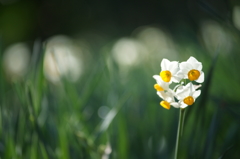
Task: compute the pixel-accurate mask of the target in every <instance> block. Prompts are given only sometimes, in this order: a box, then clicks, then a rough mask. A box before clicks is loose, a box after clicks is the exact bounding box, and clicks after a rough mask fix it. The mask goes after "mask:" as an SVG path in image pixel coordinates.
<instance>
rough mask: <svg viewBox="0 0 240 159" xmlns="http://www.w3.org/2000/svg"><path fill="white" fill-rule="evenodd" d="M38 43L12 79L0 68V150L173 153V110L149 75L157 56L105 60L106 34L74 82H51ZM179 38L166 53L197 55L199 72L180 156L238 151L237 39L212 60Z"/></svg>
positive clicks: (47, 155) (63, 154)
mask: <svg viewBox="0 0 240 159" xmlns="http://www.w3.org/2000/svg"><path fill="white" fill-rule="evenodd" d="M187 44H189V47H188V50H185V45H187ZM40 45H41V46H42V47H41V48H40V49H39V51H38V53H37V55H36V56H37V57H38V60H37V61H38V62H35V63H33V65H32V66H31V69H30V71H29V72H28V74H27V75H26V76H25V77H24V78H23V79H21V80H18V81H15V82H11V81H9V80H8V78H7V77H6V76H5V72H4V70H3V69H1V72H0V73H1V76H0V87H1V89H0V90H1V96H0V108H1V110H0V111H1V113H0V134H1V135H0V157H1V158H4V159H5V158H6V159H8V158H19V159H21V158H24V159H25V158H31V159H35V158H36V159H37V158H41V159H42V158H44V159H54V158H56V159H57V158H59V159H67V158H73V159H74V158H76V159H79V158H84V159H85V158H102V157H103V156H105V157H106V156H108V157H109V158H131V159H139V158H143V159H145V158H172V157H173V153H174V148H175V140H176V133H177V123H178V111H179V110H178V109H174V108H171V109H170V110H166V109H163V108H162V107H160V106H159V102H160V100H161V99H160V98H159V97H158V96H157V95H156V92H155V90H154V89H153V84H154V83H155V81H154V79H153V78H152V75H154V74H158V73H159V71H160V66H159V64H160V62H161V60H162V58H164V57H162V58H158V59H157V57H159V55H154V54H153V55H151V54H148V55H147V56H146V59H145V60H143V61H140V64H138V65H133V66H124V67H123V66H120V65H119V64H118V63H117V62H115V61H114V60H112V55H111V48H112V42H109V45H106V46H105V47H103V48H94V50H98V49H99V50H101V51H99V52H94V53H93V54H92V56H91V57H92V59H91V60H90V61H85V62H86V63H88V62H91V63H89V64H88V65H86V66H87V67H88V68H87V69H86V71H85V73H84V74H83V75H82V76H81V78H80V79H79V80H78V81H77V82H76V83H72V82H70V81H68V80H67V79H62V80H61V82H60V83H57V84H54V83H51V82H49V81H48V80H46V78H45V76H44V69H43V59H44V50H45V48H44V45H42V44H40ZM185 45H183V46H179V48H178V51H179V53H178V55H177V56H173V58H172V59H170V60H177V61H183V60H187V58H188V57H189V56H191V55H192V56H194V57H196V58H197V59H198V60H199V61H201V62H202V63H203V71H204V72H205V76H206V78H205V82H204V83H203V84H202V85H203V86H202V88H201V90H202V95H201V99H197V102H196V104H194V105H193V106H191V107H189V108H187V112H186V113H187V114H186V120H185V125H184V131H183V142H182V144H181V145H180V155H181V158H206V159H207V158H209V159H210V158H218V157H220V156H222V158H237V156H239V152H238V151H236V150H237V149H238V148H239V141H240V135H239V114H240V112H239V111H240V109H239V108H238V107H239V105H240V104H239V103H240V100H239V99H238V97H239V95H240V92H239V87H240V86H239V82H238V81H239V78H240V76H239V74H238V63H237V62H238V61H239V55H238V53H237V52H238V51H239V46H235V48H234V49H235V50H234V51H233V52H232V53H231V54H229V55H224V54H222V53H220V54H219V55H218V59H217V60H216V63H213V61H212V60H213V58H212V57H211V56H210V55H209V54H208V53H207V51H205V50H204V49H202V48H201V47H200V46H197V45H196V44H194V45H193V44H192V43H190V42H189V43H188V42H187V41H186V44H185ZM189 49H190V51H189ZM1 51H2V50H1ZM1 55H2V54H1ZM155 56H156V57H155ZM139 59H140V58H139ZM153 59H155V60H154V61H152V60H153ZM0 64H1V65H2V56H1V57H0ZM208 78H209V81H208V80H207V79H208ZM102 106H104V107H103V108H104V109H105V110H106V111H105V112H103V113H104V115H103V116H101V115H99V111H100V110H101V109H100V108H102Z"/></svg>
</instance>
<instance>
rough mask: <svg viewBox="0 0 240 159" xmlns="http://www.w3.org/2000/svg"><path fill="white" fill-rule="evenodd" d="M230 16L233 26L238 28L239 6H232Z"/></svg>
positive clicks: (239, 20) (239, 26) (239, 28)
mask: <svg viewBox="0 0 240 159" xmlns="http://www.w3.org/2000/svg"><path fill="white" fill-rule="evenodd" d="M232 17H233V24H234V26H235V27H236V28H237V29H238V30H240V6H234V7H233V13H232Z"/></svg>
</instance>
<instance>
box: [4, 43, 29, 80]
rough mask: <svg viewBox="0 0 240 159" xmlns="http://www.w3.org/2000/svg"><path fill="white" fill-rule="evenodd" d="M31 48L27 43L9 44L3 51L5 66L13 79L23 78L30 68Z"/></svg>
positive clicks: (8, 74)
mask: <svg viewBox="0 0 240 159" xmlns="http://www.w3.org/2000/svg"><path fill="white" fill-rule="evenodd" d="M29 61H30V49H29V47H28V46H27V45H26V44H25V43H16V44H13V45H11V46H9V47H8V48H7V49H6V50H5V51H4V53H3V68H4V70H5V72H6V75H7V76H8V77H9V78H10V79H11V80H17V79H19V78H22V77H23V76H24V75H25V74H26V73H27V70H28V65H29Z"/></svg>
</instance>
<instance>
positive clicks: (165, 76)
mask: <svg viewBox="0 0 240 159" xmlns="http://www.w3.org/2000/svg"><path fill="white" fill-rule="evenodd" d="M161 69H162V71H161V72H160V77H161V78H162V80H163V81H164V82H169V83H172V82H179V81H180V78H179V77H178V76H177V72H178V70H179V67H178V62H177V61H172V62H170V61H169V60H168V59H163V60H162V62H161Z"/></svg>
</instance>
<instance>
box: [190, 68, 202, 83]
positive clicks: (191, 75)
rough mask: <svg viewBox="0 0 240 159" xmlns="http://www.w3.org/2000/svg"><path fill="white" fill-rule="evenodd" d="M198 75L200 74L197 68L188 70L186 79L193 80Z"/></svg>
mask: <svg viewBox="0 0 240 159" xmlns="http://www.w3.org/2000/svg"><path fill="white" fill-rule="evenodd" d="M199 76H200V72H199V71H198V70H194V69H193V70H190V71H189V72H188V79H189V80H190V81H194V80H197V79H198V78H199Z"/></svg>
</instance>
